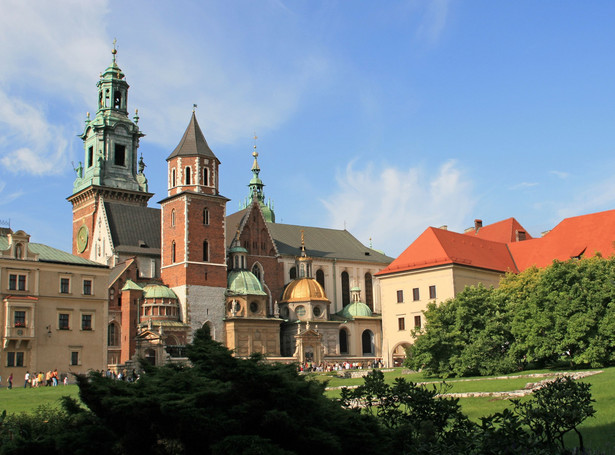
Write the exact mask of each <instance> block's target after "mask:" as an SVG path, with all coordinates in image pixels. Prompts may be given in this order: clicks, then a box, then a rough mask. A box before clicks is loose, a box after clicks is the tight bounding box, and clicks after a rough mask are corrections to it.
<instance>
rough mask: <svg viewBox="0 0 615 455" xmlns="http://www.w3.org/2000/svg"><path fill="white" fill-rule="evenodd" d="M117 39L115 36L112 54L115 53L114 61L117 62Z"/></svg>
mask: <svg viewBox="0 0 615 455" xmlns="http://www.w3.org/2000/svg"><path fill="white" fill-rule="evenodd" d="M116 45H117V39H116V38H113V50H112V51H111V54H112V55H113V61H114V62H115V56H116V55H117V48H116Z"/></svg>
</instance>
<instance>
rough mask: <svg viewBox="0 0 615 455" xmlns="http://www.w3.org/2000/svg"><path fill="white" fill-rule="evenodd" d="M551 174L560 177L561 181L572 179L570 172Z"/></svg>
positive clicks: (552, 172) (550, 172)
mask: <svg viewBox="0 0 615 455" xmlns="http://www.w3.org/2000/svg"><path fill="white" fill-rule="evenodd" d="M549 174H551V175H554V176H556V177H559V178H560V179H567V178H568V177H570V174H569V173H568V172H562V171H549Z"/></svg>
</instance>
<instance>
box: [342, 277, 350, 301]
mask: <svg viewBox="0 0 615 455" xmlns="http://www.w3.org/2000/svg"><path fill="white" fill-rule="evenodd" d="M342 305H343V306H346V305H350V277H349V276H348V272H346V271H344V272H342Z"/></svg>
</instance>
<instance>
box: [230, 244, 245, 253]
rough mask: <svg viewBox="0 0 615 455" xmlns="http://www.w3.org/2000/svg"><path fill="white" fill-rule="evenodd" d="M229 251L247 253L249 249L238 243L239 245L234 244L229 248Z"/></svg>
mask: <svg viewBox="0 0 615 455" xmlns="http://www.w3.org/2000/svg"><path fill="white" fill-rule="evenodd" d="M228 252H229V253H247V252H248V250H246V249H245V248H244V247H242V246H241V245H237V246H232V247H231V248H229V250H228Z"/></svg>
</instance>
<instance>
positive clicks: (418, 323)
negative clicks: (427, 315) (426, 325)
mask: <svg viewBox="0 0 615 455" xmlns="http://www.w3.org/2000/svg"><path fill="white" fill-rule="evenodd" d="M414 328H415V329H420V328H421V317H420V316H414Z"/></svg>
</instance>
